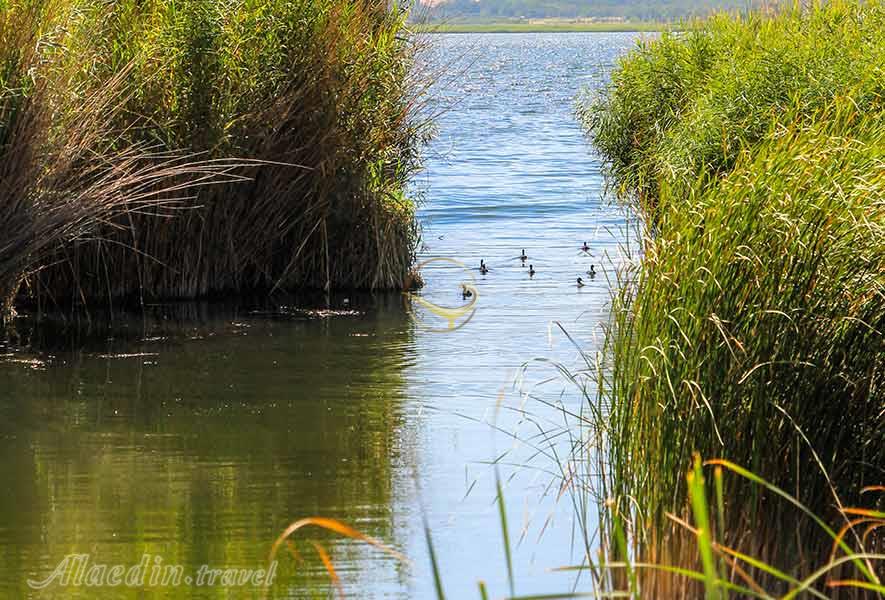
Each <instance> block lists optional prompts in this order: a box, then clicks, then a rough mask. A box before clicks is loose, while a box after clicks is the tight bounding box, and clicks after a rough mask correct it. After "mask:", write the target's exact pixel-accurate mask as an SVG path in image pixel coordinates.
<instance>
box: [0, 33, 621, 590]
mask: <svg viewBox="0 0 885 600" xmlns="http://www.w3.org/2000/svg"><path fill="white" fill-rule="evenodd" d="M635 37H636V36H635V35H633V34H526V35H507V34H501V35H498V34H489V35H453V36H433V37H432V46H433V49H432V51H431V52H430V53H429V56H428V57H427V59H426V60H427V65H425V66H426V67H427V68H429V69H434V70H440V69H442V70H443V71H444V72H445V73H447V74H448V75H447V76H446V77H445V78H444V79H443V80H442V81H440V83H439V84H438V85H437V86H436V87H435V88H434V90H433V94H434V102H435V103H436V106H438V107H445V108H447V109H448V110H447V112H445V113H444V114H443V115H442V117H441V118H440V121H439V137H438V139H437V140H436V141H435V142H434V144H433V146H432V148H431V154H430V160H429V161H428V169H427V171H426V172H425V173H424V174H423V175H422V176H421V177H420V178H419V179H418V181H416V187H417V189H419V190H423V192H424V195H425V203H424V205H423V206H422V209H421V211H420V217H421V221H422V224H423V230H424V247H423V249H422V258H432V257H450V258H454V259H457V260H459V261H462V262H463V263H465V264H467V265H469V266H471V267H475V266H476V265H478V263H479V260H480V259H485V261H486V263H488V264H489V266H490V267H491V269H492V270H491V272H490V273H489V274H488V275H486V276H482V275H481V274H480V273H479V272H478V271H473V273H472V274H473V276H474V277H475V278H476V282H477V287H478V289H479V292H480V294H479V299H478V304H477V306H478V309H477V312H476V314H475V315H474V317H473V318H472V319H471V320H470V322H469V323H467V324H466V325H465V326H464V327H462V328H460V329H457V330H456V331H453V332H450V333H433V332H431V331H427V330H426V329H424V328H421V327H418V326H416V324H415V323H414V321H413V320H412V319H411V318H410V317H409V314H408V312H407V311H406V310H405V308H404V306H403V303H402V301H401V298H400V297H398V296H383V295H379V296H373V297H354V296H351V297H350V302H349V304H347V305H345V303H344V297H343V296H336V297H333V298H332V302H331V306H330V307H329V308H331V309H332V310H331V311H328V310H320V311H314V310H306V309H305V308H304V307H306V306H310V305H312V304H313V305H316V304H315V303H311V302H310V301H306V300H304V299H300V300H299V299H275V300H274V302H273V303H266V304H262V305H244V304H242V303H241V304H240V305H238V306H218V305H215V306H205V305H199V304H188V305H169V306H157V307H152V308H151V309H150V310H149V311H148V312H147V314H145V315H139V316H138V317H128V318H125V319H120V321H119V323H120V324H118V325H115V326H114V328H113V329H109V328H108V327H107V326H106V325H102V324H98V323H92V324H91V325H89V326H82V327H80V328H78V331H79V332H80V333H78V334H76V335H70V334H66V335H64V336H59V335H55V334H54V332H52V331H49V330H47V329H46V328H40V329H36V330H35V329H33V328H31V327H30V326H29V324H28V323H27V322H26V321H23V322H22V323H21V325H20V327H19V329H20V331H19V333H20V335H21V339H19V340H13V341H11V342H10V343H8V344H5V345H3V346H2V347H0V361H2V362H0V449H2V458H3V460H2V461H0V481H2V484H3V485H2V491H0V547H2V552H0V597H2V598H61V597H64V598H168V597H172V598H190V597H193V598H251V597H260V596H261V594H260V592H259V591H256V590H254V589H253V588H236V589H234V588H228V589H225V588H223V587H219V586H215V587H203V588H197V587H187V586H182V587H178V588H147V589H126V588H90V589H87V588H73V587H67V588H60V587H58V586H50V587H49V588H47V589H44V590H33V589H31V588H30V587H29V586H28V585H27V583H26V581H27V580H28V579H29V578H30V579H41V578H45V577H47V576H49V574H50V573H51V572H52V571H53V570H54V569H55V567H56V565H57V564H58V563H59V561H61V560H62V559H63V558H64V557H65V556H66V555H68V554H71V553H78V554H89V555H90V558H91V560H92V561H93V563H107V564H122V565H125V566H129V565H135V564H137V563H138V562H139V560H141V557H142V556H143V555H144V554H146V553H147V554H150V555H156V556H162V558H163V560H164V561H165V563H166V564H179V565H182V566H184V568H185V571H184V572H185V575H188V574H195V573H196V572H197V570H198V569H199V567H200V565H204V564H208V565H210V566H211V567H212V568H259V567H261V566H264V565H265V563H266V562H267V556H268V552H269V549H270V545H271V543H272V542H273V540H274V539H275V538H276V536H277V535H278V534H279V533H280V532H281V531H282V530H283V529H284V528H285V527H286V526H287V525H288V524H289V523H291V522H292V521H294V520H296V519H298V518H301V517H305V516H314V515H321V516H327V517H333V518H337V519H340V520H343V521H346V522H347V523H350V524H352V525H354V526H355V527H357V528H358V529H359V530H360V531H362V532H364V533H365V534H367V535H370V536H373V537H375V538H378V539H380V540H382V541H384V542H385V543H387V544H390V545H391V546H393V547H395V548H397V549H399V550H401V551H403V552H404V553H405V554H406V555H408V556H409V557H410V558H411V559H412V561H413V562H412V564H411V565H408V564H403V563H401V562H399V561H397V560H396V559H394V558H391V557H389V556H387V555H385V554H384V553H382V552H379V551H378V550H377V549H374V548H371V547H369V546H366V545H365V544H361V543H355V542H352V541H350V540H345V539H341V538H339V537H335V536H332V535H329V534H326V533H324V532H322V531H319V530H316V529H312V530H305V531H303V532H299V533H298V534H296V535H295V536H294V537H293V538H292V540H293V546H292V547H291V551H290V550H289V549H286V550H284V551H283V554H282V556H281V560H280V563H279V571H278V575H277V580H276V584H275V585H274V587H273V588H272V590H271V592H270V594H269V597H274V598H303V597H326V596H328V595H329V594H330V589H329V580H328V577H327V576H326V574H325V570H324V568H323V566H322V563H321V561H320V560H319V559H318V558H317V555H316V551H315V550H314V547H313V546H312V545H311V544H310V542H309V540H315V541H319V542H321V543H322V544H324V546H325V547H326V548H327V550H328V552H329V554H330V555H331V556H332V559H333V560H334V562H335V565H336V568H337V571H338V574H339V576H340V577H341V580H342V584H343V586H344V588H345V591H346V592H347V593H348V595H349V597H355V598H430V597H433V594H434V592H433V583H432V577H431V575H430V571H429V561H428V558H427V545H426V540H425V536H424V529H423V525H422V516H426V518H427V520H428V523H429V525H430V530H431V531H432V535H433V542H434V545H435V549H436V552H437V555H438V560H439V563H440V567H441V570H442V572H443V574H444V584H445V586H446V593H447V594H448V597H450V598H456V599H460V598H475V597H478V594H477V581H478V580H480V579H482V580H484V581H486V582H487V584H488V585H489V587H490V589H491V590H492V593H493V595H495V596H502V595H504V594H506V592H507V583H506V567H505V561H504V551H503V544H502V538H501V534H500V522H499V516H498V512H497V507H496V505H495V503H494V499H495V486H494V480H495V479H494V469H493V467H492V466H490V464H491V463H492V461H494V460H496V459H497V461H498V464H499V468H500V472H501V476H502V479H503V483H504V487H505V496H506V500H507V506H508V516H509V521H510V535H511V539H512V543H513V546H514V562H515V565H516V572H517V580H516V588H517V592H519V593H523V594H527V593H533V592H535V593H537V592H557V591H567V590H569V589H570V586H571V585H573V583H574V577H573V576H567V577H566V576H563V575H562V574H552V573H550V572H549V569H550V568H552V567H557V566H562V565H567V564H573V563H575V562H576V561H578V560H579V556H580V555H579V553H578V551H577V548H576V547H574V535H575V531H574V529H573V527H572V520H571V516H572V510H571V505H570V503H569V501H568V500H567V498H564V499H562V500H559V501H558V502H557V492H558V487H557V486H558V482H556V481H555V478H554V473H553V472H554V470H555V469H554V467H555V465H553V464H552V463H551V461H550V460H549V459H547V458H545V456H544V455H543V454H538V452H537V451H536V449H534V448H533V446H535V447H542V448H546V442H545V436H544V435H541V433H540V432H542V431H547V432H551V433H548V435H553V434H554V433H555V432H556V431H557V430H558V429H557V428H561V427H562V418H561V416H559V414H558V413H557V411H555V410H554V409H550V408H547V407H545V404H544V402H545V401H546V402H554V403H556V402H561V403H563V404H564V405H566V406H570V407H574V406H576V405H577V403H579V402H580V399H579V398H578V397H577V395H576V394H575V393H573V392H571V391H568V390H567V388H564V386H563V384H562V383H561V382H559V381H548V379H549V378H551V376H552V375H553V374H554V372H553V369H552V367H551V366H550V365H545V364H544V363H543V362H530V361H533V360H534V359H544V360H548V361H557V362H561V363H563V364H565V365H568V366H572V367H578V366H580V357H579V354H578V352H577V350H576V349H575V347H574V346H573V345H572V343H571V342H569V341H568V340H567V339H566V338H565V336H564V335H562V334H561V333H559V332H558V330H557V329H556V328H555V327H554V326H552V323H553V322H554V321H558V322H561V323H562V324H563V325H564V326H565V327H566V328H568V329H569V331H570V332H571V333H572V334H573V335H574V336H575V338H576V339H577V341H578V342H579V343H580V345H581V346H582V347H583V348H584V349H585V350H587V351H590V352H592V351H593V349H594V347H595V344H596V340H595V336H596V335H598V323H599V322H600V321H601V320H604V319H605V317H606V303H607V299H608V291H607V288H606V281H605V277H604V276H599V277H597V278H596V279H595V280H592V281H589V282H588V283H589V285H588V286H587V287H584V288H582V289H578V288H577V287H576V285H575V278H576V277H577V276H579V275H581V274H583V273H584V272H585V271H586V270H587V269H588V268H589V266H590V264H591V263H593V264H596V265H597V268H600V266H601V265H609V266H610V265H611V264H612V263H615V264H616V263H617V261H618V260H619V258H618V247H619V244H620V243H621V242H623V239H624V228H625V225H624V218H623V215H622V214H621V213H620V211H619V210H618V209H616V208H614V207H611V206H609V205H608V204H607V203H606V202H605V201H603V199H602V191H603V180H602V176H601V173H600V165H599V162H598V159H597V158H596V157H595V156H594V155H593V153H592V152H591V150H590V149H589V148H588V146H587V144H586V140H585V139H584V138H583V136H582V134H581V131H580V128H579V127H578V124H577V123H576V122H575V119H574V117H573V114H572V110H573V100H574V97H575V95H576V93H577V92H578V91H579V90H580V89H581V88H583V87H591V88H593V87H597V86H599V85H600V84H601V83H602V82H604V81H605V78H606V76H607V73H608V71H609V69H610V68H611V66H612V64H613V61H614V60H615V59H616V57H617V56H618V55H620V54H621V53H623V52H624V51H625V50H626V49H628V48H629V47H630V46H631V45H632V44H633V42H634V40H635ZM583 241H587V242H589V243H590V244H591V246H592V256H588V255H586V254H584V253H582V252H580V250H579V248H580V245H581V243H582V242H583ZM523 248H524V249H525V250H526V252H527V253H528V255H529V257H530V258H529V261H528V262H529V263H531V264H532V265H534V268H535V270H536V271H537V274H536V275H535V277H534V278H530V277H529V275H528V272H527V268H525V267H523V266H522V265H521V263H520V261H519V260H518V259H517V258H516V257H517V256H518V255H519V254H520V251H521V250H522V249H523ZM425 277H426V278H427V281H428V285H427V287H426V289H425V291H424V292H423V293H424V294H425V295H426V296H427V297H428V298H430V299H431V300H433V301H434V302H437V303H439V304H446V305H449V306H453V305H458V304H460V303H461V299H460V297H459V295H458V288H457V284H458V283H459V282H460V281H462V280H464V278H465V275H464V274H463V273H461V272H460V271H459V270H458V269H456V268H450V267H443V268H433V269H430V268H429V269H428V270H427V271H426V272H425ZM585 279H586V277H585ZM296 307H300V308H296ZM324 308H325V307H324ZM423 316H424V317H426V318H430V317H432V315H423ZM22 346H24V347H25V348H27V349H26V350H22V349H21V347H22ZM526 363H529V366H528V368H527V369H523V366H524V365H525V364H526ZM564 389H565V392H564ZM538 399H540V400H541V401H539V400H538ZM497 404H500V406H501V408H500V410H497V411H496V409H495V407H496V405H497ZM496 415H497V416H496ZM495 419H496V421H495V422H496V425H497V427H498V428H499V430H500V431H498V433H496V432H495V431H496V430H495V429H494V428H493V427H492V426H491V425H490V424H491V423H492V421H493V420H495ZM557 439H559V438H557ZM564 442H565V440H560V442H554V443H559V444H560V445H561V444H562V443H564ZM560 449H561V448H560Z"/></svg>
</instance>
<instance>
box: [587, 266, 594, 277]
mask: <svg viewBox="0 0 885 600" xmlns="http://www.w3.org/2000/svg"><path fill="white" fill-rule="evenodd" d="M587 275H589V276H590V277H596V265H590V270H589V271H587Z"/></svg>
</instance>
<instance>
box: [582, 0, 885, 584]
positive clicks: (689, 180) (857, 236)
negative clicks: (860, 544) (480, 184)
mask: <svg viewBox="0 0 885 600" xmlns="http://www.w3.org/2000/svg"><path fill="white" fill-rule="evenodd" d="M883 38H885V9H883V7H882V6H881V4H880V3H878V2H870V3H863V4H854V3H841V2H836V3H828V4H826V5H821V6H815V7H811V8H807V9H803V10H798V9H797V10H795V11H788V12H785V13H783V14H779V15H773V16H771V15H769V16H764V15H753V16H750V17H747V18H740V17H726V16H721V17H717V18H714V19H712V20H711V21H710V22H709V23H707V24H706V25H704V26H703V27H700V28H698V29H696V30H692V31H690V32H687V33H685V34H682V35H664V36H663V37H662V38H661V39H659V40H656V41H650V42H645V43H643V44H642V45H641V46H640V47H639V48H638V49H637V50H636V51H635V52H634V53H632V54H630V55H629V56H628V57H626V58H625V59H624V60H623V61H622V63H621V67H620V69H619V70H618V71H617V72H616V73H615V75H614V77H613V80H612V84H611V86H610V87H609V88H608V90H607V91H606V93H605V94H604V95H603V96H602V97H601V98H597V99H595V100H592V99H591V100H589V101H588V102H589V104H584V105H583V106H582V108H581V114H582V116H583V118H584V119H585V123H586V124H587V126H588V128H589V130H590V132H591V135H592V136H593V139H594V141H595V142H596V143H597V145H598V146H599V148H600V150H601V151H602V153H603V155H604V157H605V158H606V159H607V160H608V162H609V166H610V171H611V176H612V179H613V183H614V184H615V185H616V186H617V188H618V191H619V192H620V194H621V195H622V197H624V198H626V199H628V200H630V201H632V202H633V205H634V206H635V207H636V208H637V209H638V211H639V213H640V214H641V215H642V216H643V217H644V218H645V220H646V223H647V233H646V235H645V238H644V239H643V242H642V257H641V262H640V263H639V264H636V265H634V266H632V267H630V268H628V269H627V270H626V271H625V272H623V273H621V276H620V288H619V291H618V292H617V294H616V297H615V302H614V310H613V321H612V323H611V330H610V331H609V333H608V335H607V339H606V347H605V349H604V356H605V361H606V364H607V369H606V370H603V371H601V372H600V393H601V394H602V397H601V399H600V401H601V402H602V403H603V404H602V408H603V409H604V411H605V417H604V419H602V420H603V421H604V422H605V428H606V429H605V431H606V433H605V435H606V441H605V448H606V452H607V457H606V459H607V464H606V471H605V473H606V475H605V482H604V486H605V493H606V497H607V498H609V499H611V500H612V502H614V507H615V510H616V511H617V512H618V514H620V515H622V516H623V517H622V519H621V520H620V521H617V522H613V521H610V522H609V525H610V527H608V528H607V534H608V535H609V536H610V537H611V538H612V539H614V538H616V537H619V536H624V535H629V536H633V537H634V539H637V540H640V541H641V543H637V544H636V547H635V554H634V555H632V558H633V560H635V561H638V562H643V563H659V564H660V563H664V564H675V565H679V566H683V565H682V564H681V563H680V562H679V561H680V560H681V559H682V558H683V557H685V556H686V554H685V538H684V531H682V530H681V529H680V528H679V527H678V526H674V524H673V522H672V521H671V520H670V519H669V518H668V511H670V510H673V509H674V507H678V506H683V505H685V504H686V503H687V502H688V501H689V500H690V498H689V497H690V495H691V494H690V491H688V490H686V488H685V487H684V486H683V485H681V481H682V474H683V472H684V471H685V469H686V466H687V465H688V464H689V463H690V462H691V456H692V454H693V452H695V451H697V452H700V453H701V454H702V455H703V456H725V457H727V458H728V459H729V460H731V461H733V463H736V464H739V465H743V466H744V467H745V468H747V469H748V470H749V472H752V473H754V474H755V476H756V477H758V478H761V479H762V480H764V481H766V482H771V485H773V486H776V487H777V488H778V489H783V490H790V493H791V495H792V496H794V497H795V499H796V500H797V502H799V503H801V504H802V505H803V506H805V507H808V509H809V510H810V511H813V512H814V513H815V514H819V515H820V518H822V519H824V520H825V521H829V522H832V519H834V518H836V517H839V516H840V515H842V516H844V514H843V513H841V512H840V510H841V504H840V502H841V501H839V500H837V499H839V498H841V499H844V500H845V502H847V503H851V504H853V503H854V502H855V501H856V500H857V501H859V498H858V494H859V493H860V491H861V490H863V489H864V488H865V487H866V486H870V485H878V484H881V483H882V478H883V472H882V466H883V465H885V410H883V407H885V387H883V381H885V360H883V357H885V203H883V198H885V126H883V124H882V112H883V103H882V100H883V91H885V90H883V87H882V82H883V81H885V77H883V71H882V68H883V67H882V66H883V65H885V60H883V59H885V54H883V52H885V47H883V45H882V44H881V40H882V39H883ZM723 486H724V489H723V490H722V494H723V497H724V498H725V503H726V504H727V505H728V506H727V509H728V510H727V515H728V516H727V519H726V520H725V522H724V523H722V524H721V526H722V532H723V537H720V538H718V543H721V544H724V545H725V546H727V547H729V548H734V549H735V550H737V551H739V552H742V553H744V554H746V555H748V556H755V557H758V559H759V560H760V561H762V563H760V565H754V564H752V563H750V564H749V565H744V567H746V568H747V569H748V573H749V574H750V576H751V577H761V579H760V580H759V581H760V584H761V585H763V587H765V586H766V584H765V582H766V581H767V582H769V583H771V582H772V581H773V580H772V579H771V578H772V577H774V579H775V580H776V579H778V578H777V577H776V576H775V574H773V573H770V572H765V569H764V568H762V567H761V565H763V564H770V565H777V566H778V568H781V569H789V570H788V571H787V572H788V573H789V575H790V576H791V577H794V578H797V579H801V578H802V577H805V576H810V574H811V573H813V571H814V569H815V568H817V566H818V565H821V564H826V558H827V555H828V553H829V552H830V545H831V544H832V540H830V539H828V538H827V536H821V535H820V531H816V530H815V527H814V524H813V523H811V524H809V520H808V519H807V518H806V517H805V515H804V514H803V513H802V512H800V511H796V510H795V507H791V506H787V507H782V506H780V505H777V504H776V503H773V502H772V499H773V497H772V495H771V493H769V492H768V491H767V490H759V489H758V488H757V487H755V486H753V485H751V484H750V483H748V481H747V480H746V479H740V478H735V479H730V480H728V481H726V482H725V483H724V484H723ZM619 530H620V531H621V533H620V534H618V531H619ZM625 532H626V533H625ZM877 535H878V536H879V537H877ZM702 541H703V540H700V539H699V540H691V544H689V546H690V548H692V549H693V548H695V546H696V543H700V542H702ZM868 541H869V545H870V546H871V547H872V548H874V549H876V548H878V549H879V550H881V544H882V539H881V535H880V534H876V533H873V534H870V536H869V540H868ZM702 545H703V544H702ZM707 546H708V549H709V544H707ZM670 559H673V560H674V561H675V562H669V561H670ZM708 567H709V565H706V564H705V577H707V576H709V573H706V571H707V570H708V569H707V568H708ZM877 568H878V569H880V570H879V571H878V573H881V566H878V567H877ZM874 572H875V571H874ZM648 573H649V572H648V571H646V572H643V573H640V575H639V577H640V579H643V578H644V577H645V576H646V575H647V574H648ZM731 575H732V581H734V579H733V577H734V571H732V572H731ZM661 578H664V579H666V575H662V572H661V571H660V570H657V571H654V576H653V577H649V578H648V579H647V580H646V581H644V586H641V587H643V588H644V589H645V591H646V592H649V591H652V596H653V597H658V596H660V594H657V595H655V594H654V592H653V590H655V589H657V588H656V587H655V585H657V584H656V583H655V581H656V580H658V579H661ZM871 580H873V579H871ZM665 585H668V584H665ZM876 585H879V584H876ZM665 589H670V588H665ZM872 589H875V588H869V589H867V593H869V590H872ZM662 593H663V592H662ZM827 593H828V594H831V593H834V592H832V591H830V592H827ZM839 593H840V595H841V594H842V593H844V594H849V593H857V594H860V595H861V596H859V597H862V594H863V593H864V592H863V591H856V590H855V592H848V591H847V590H841V591H840V592H839ZM686 594H687V597H694V596H692V595H691V593H689V592H686V593H685V594H683V595H686ZM664 595H667V594H666V593H665V594H664ZM708 597H711V596H709V595H708ZM712 597H718V596H716V595H715V594H714V596H712ZM763 597H764V596H763Z"/></svg>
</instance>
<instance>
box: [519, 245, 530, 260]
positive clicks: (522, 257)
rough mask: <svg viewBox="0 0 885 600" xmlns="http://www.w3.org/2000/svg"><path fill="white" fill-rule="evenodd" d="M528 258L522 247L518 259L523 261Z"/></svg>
mask: <svg viewBox="0 0 885 600" xmlns="http://www.w3.org/2000/svg"><path fill="white" fill-rule="evenodd" d="M528 259H529V257H528V256H526V253H525V248H523V249H522V254H520V255H519V260H521V261H522V262H525V261H527V260H528Z"/></svg>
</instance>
